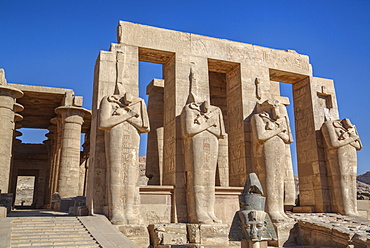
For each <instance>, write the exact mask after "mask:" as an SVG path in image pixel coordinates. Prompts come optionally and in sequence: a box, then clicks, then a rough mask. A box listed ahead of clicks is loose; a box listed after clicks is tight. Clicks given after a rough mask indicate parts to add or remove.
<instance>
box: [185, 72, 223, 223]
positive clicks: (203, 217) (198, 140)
mask: <svg viewBox="0 0 370 248" xmlns="http://www.w3.org/2000/svg"><path fill="white" fill-rule="evenodd" d="M192 68H193V67H192ZM189 78H190V90H189V91H190V94H189V97H188V104H187V105H186V106H185V107H184V109H183V113H182V114H181V123H182V131H183V135H184V137H183V138H184V149H185V150H184V156H185V170H186V172H187V174H186V175H187V178H188V181H187V205H188V215H189V220H190V222H191V223H203V224H210V223H220V222H221V221H220V220H219V219H218V218H217V217H216V216H215V212H214V204H215V179H216V167H217V159H218V149H219V142H218V140H219V139H223V138H224V134H225V127H224V123H223V118H222V112H221V110H220V108H218V107H215V106H211V105H209V102H208V101H207V100H206V99H207V97H204V96H203V95H202V94H201V93H200V92H201V91H202V90H204V89H203V88H202V87H201V86H202V85H201V84H200V83H198V82H197V80H199V78H197V76H196V74H195V72H194V69H192V70H191V71H190V75H189ZM201 96H202V97H201Z"/></svg>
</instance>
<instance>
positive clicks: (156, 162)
mask: <svg viewBox="0 0 370 248" xmlns="http://www.w3.org/2000/svg"><path fill="white" fill-rule="evenodd" d="M163 92H164V80H163V79H153V81H152V82H150V84H149V85H148V86H147V87H146V94H147V95H149V100H148V116H149V122H150V130H151V132H149V134H148V145H147V151H146V157H147V159H146V175H147V176H148V177H149V178H150V180H149V184H151V185H162V179H163V131H164V130H163V108H164V102H163V101H164V99H163Z"/></svg>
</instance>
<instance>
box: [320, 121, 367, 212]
mask: <svg viewBox="0 0 370 248" xmlns="http://www.w3.org/2000/svg"><path fill="white" fill-rule="evenodd" d="M322 133H323V135H324V139H325V142H326V158H327V164H328V170H329V181H330V182H331V184H332V185H331V186H332V187H331V189H330V190H331V202H332V208H333V209H332V210H333V211H335V212H338V213H341V214H345V215H350V216H358V212H357V188H356V172H357V155H356V151H358V150H360V149H361V148H362V144H361V141H360V138H359V136H358V133H357V130H356V127H355V125H353V124H352V123H351V122H350V120H349V119H342V120H329V121H326V122H325V123H324V124H323V126H322Z"/></svg>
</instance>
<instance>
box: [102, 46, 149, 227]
mask: <svg viewBox="0 0 370 248" xmlns="http://www.w3.org/2000/svg"><path fill="white" fill-rule="evenodd" d="M123 56H124V55H123V53H122V52H118V53H117V63H116V68H117V81H116V89H115V92H116V94H114V95H107V96H104V97H103V98H102V100H101V106H100V116H99V117H100V118H99V128H100V129H102V130H104V131H105V152H106V164H107V173H108V178H109V180H108V181H109V188H108V192H109V197H108V200H109V217H110V220H111V222H112V223H113V224H117V225H122V224H138V223H139V219H138V216H137V214H138V213H135V209H134V206H135V205H138V201H139V188H138V179H139V144H140V133H145V132H149V130H150V127H149V119H148V114H147V110H146V105H145V102H144V101H143V99H141V98H139V97H136V96H134V95H132V94H131V92H130V90H129V89H128V88H127V86H124V85H123V84H122V81H121V80H123V78H122V77H123V76H122V75H121V74H122V68H121V67H122V66H123V64H122V63H123V62H122V61H123ZM121 57H122V58H121Z"/></svg>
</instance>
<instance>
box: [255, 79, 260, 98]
mask: <svg viewBox="0 0 370 248" xmlns="http://www.w3.org/2000/svg"><path fill="white" fill-rule="evenodd" d="M254 84H255V86H256V98H257V99H258V100H261V87H260V79H259V78H256V80H254Z"/></svg>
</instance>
